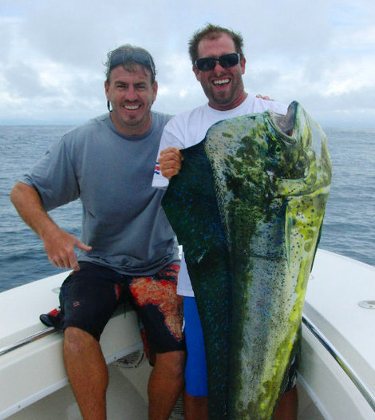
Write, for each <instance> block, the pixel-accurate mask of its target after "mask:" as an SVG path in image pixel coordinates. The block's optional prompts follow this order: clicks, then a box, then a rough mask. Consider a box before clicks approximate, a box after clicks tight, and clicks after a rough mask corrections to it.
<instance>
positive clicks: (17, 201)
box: [10, 182, 92, 271]
mask: <svg viewBox="0 0 375 420" xmlns="http://www.w3.org/2000/svg"><path fill="white" fill-rule="evenodd" d="M10 199H11V201H12V203H13V205H14V206H15V208H16V209H17V211H18V213H19V215H20V216H21V217H22V219H23V220H24V221H25V223H26V224H27V225H29V226H30V227H31V229H33V230H34V232H35V233H36V234H37V235H38V236H39V237H40V238H41V239H42V241H43V243H44V249H45V251H46V254H47V256H48V258H49V260H50V261H51V263H52V264H53V265H55V266H56V267H62V268H72V269H73V270H74V271H77V270H79V265H78V261H77V257H76V255H75V252H74V247H76V248H79V249H82V250H83V251H90V250H91V249H92V247H91V246H88V245H86V244H84V243H83V242H81V241H80V240H79V239H77V238H76V237H75V236H73V235H70V234H69V233H67V232H65V231H63V230H61V229H60V228H59V227H58V226H57V225H56V223H55V222H54V221H53V220H52V219H51V218H50V217H49V215H48V214H47V212H46V211H45V210H44V208H43V205H42V202H41V199H40V197H39V194H38V193H37V191H36V190H35V189H34V188H33V187H30V186H29V185H26V184H23V183H22V182H17V184H16V185H15V186H14V187H13V189H12V192H11V194H10Z"/></svg>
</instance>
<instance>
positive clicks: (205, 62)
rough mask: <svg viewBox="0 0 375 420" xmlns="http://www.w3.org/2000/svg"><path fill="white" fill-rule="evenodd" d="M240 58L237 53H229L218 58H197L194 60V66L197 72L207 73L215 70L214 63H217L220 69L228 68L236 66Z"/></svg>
mask: <svg viewBox="0 0 375 420" xmlns="http://www.w3.org/2000/svg"><path fill="white" fill-rule="evenodd" d="M240 58H241V56H240V54H239V53H230V54H224V55H221V56H220V57H205V58H198V60H195V63H194V65H195V67H196V68H197V69H198V70H199V71H209V70H213V69H214V68H215V66H216V61H218V62H219V64H220V65H221V67H224V68H228V67H233V66H236V65H237V64H238V63H239V62H240Z"/></svg>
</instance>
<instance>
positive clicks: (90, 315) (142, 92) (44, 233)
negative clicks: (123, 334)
mask: <svg viewBox="0 0 375 420" xmlns="http://www.w3.org/2000/svg"><path fill="white" fill-rule="evenodd" d="M155 73H156V72H155V65H154V61H153V59H152V57H151V55H150V54H149V53H148V52H147V51H145V50H143V49H141V48H137V47H132V46H130V45H125V46H122V47H119V48H117V49H116V50H114V51H112V52H110V53H109V54H108V61H107V80H106V82H105V93H106V96H107V101H108V109H110V107H111V106H112V110H111V111H110V112H109V113H108V114H106V115H103V116H100V117H97V118H95V119H93V120H91V121H89V122H88V123H86V124H85V125H82V126H80V127H78V128H76V129H74V130H72V131H70V132H68V133H67V134H65V135H64V136H63V137H62V138H61V140H60V141H58V142H57V143H55V144H54V145H53V146H52V147H51V148H50V150H49V151H48V152H47V154H46V155H45V156H44V157H43V158H42V159H41V160H40V161H39V162H38V163H37V164H36V165H35V166H34V167H33V168H32V170H31V172H30V173H29V174H27V175H25V176H24V177H23V178H22V179H21V180H20V181H19V182H18V183H17V184H16V185H15V186H14V188H13V190H12V192H11V200H12V202H13V204H14V205H15V207H16V208H17V210H18V212H19V214H20V216H21V217H22V218H23V220H24V221H25V222H26V223H27V224H28V225H29V226H30V227H31V228H32V229H33V230H34V231H35V232H36V233H37V234H38V235H39V237H40V238H41V239H42V241H43V243H44V247H45V251H46V253H47V255H48V258H49V259H50V261H51V263H52V264H53V265H55V266H57V267H62V268H72V269H73V270H74V271H73V272H72V274H71V275H70V276H68V278H67V279H66V280H65V282H64V283H63V285H62V288H61V292H60V303H61V310H62V316H63V318H62V319H63V322H62V328H63V329H64V360H65V366H66V370H67V373H68V376H69V380H70V383H71V385H72V387H73V391H74V394H75V397H76V399H77V401H78V404H79V406H80V410H81V413H82V416H83V418H84V419H90V420H95V419H105V418H106V398H105V393H106V388H107V385H108V372H107V368H106V363H105V360H104V357H103V354H102V351H101V347H100V344H99V339H100V335H101V333H102V331H103V329H104V327H105V325H106V323H107V322H108V320H109V318H110V317H111V315H112V313H113V312H114V310H115V308H116V306H117V304H118V301H119V299H120V298H123V297H124V296H126V297H127V298H128V299H129V300H130V301H131V302H132V304H133V305H134V306H135V308H136V310H137V311H138V313H139V315H140V317H141V319H142V322H143V324H144V325H145V330H146V335H147V339H148V342H149V344H150V348H151V352H152V353H153V354H154V355H155V366H154V369H153V372H152V374H151V377H150V381H149V418H150V419H154V420H156V419H168V418H169V415H170V413H171V411H172V409H173V406H174V404H175V402H176V399H177V397H178V395H179V394H180V392H181V390H182V388H183V365H184V360H185V343H184V340H183V335H182V310H181V304H182V301H181V298H180V297H178V296H177V294H176V283H177V274H178V271H179V259H178V252H177V244H176V241H175V237H174V233H173V231H172V228H171V227H170V225H169V223H168V221H167V219H166V216H165V214H164V211H163V210H162V208H161V206H160V202H161V199H162V196H163V191H161V190H157V189H154V188H152V187H151V181H152V177H153V170H154V162H155V159H156V155H157V151H158V147H159V142H160V137H161V133H162V131H163V128H164V126H165V124H166V123H167V121H168V120H169V119H170V116H167V115H164V114H160V113H156V112H152V111H151V106H152V104H153V102H154V101H155V98H156V94H157V88H158V85H157V82H156V81H155ZM78 198H80V200H81V201H82V205H83V220H82V239H81V240H79V239H78V238H76V237H74V236H73V235H70V234H69V233H67V232H65V231H63V230H61V229H60V228H59V227H58V226H57V225H56V224H55V223H54V222H53V220H52V219H51V218H50V217H49V215H48V213H47V212H48V211H49V210H52V209H54V208H56V207H58V206H61V205H63V204H66V203H68V202H70V201H73V200H76V199H78ZM76 249H77V250H78V252H77V256H76V253H75V250H76ZM145 280H146V281H145ZM145 284H146V285H147V284H150V287H149V288H147V286H145ZM166 302H167V304H166ZM87 372H90V374H89V375H87Z"/></svg>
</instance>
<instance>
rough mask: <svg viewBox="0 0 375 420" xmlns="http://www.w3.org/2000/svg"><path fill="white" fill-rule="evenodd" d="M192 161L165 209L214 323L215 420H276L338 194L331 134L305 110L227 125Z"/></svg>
mask: <svg viewBox="0 0 375 420" xmlns="http://www.w3.org/2000/svg"><path fill="white" fill-rule="evenodd" d="M280 127H281V128H282V129H283V130H284V131H283V130H282V129H280ZM286 133H287V134H286ZM183 155H184V164H183V168H182V171H181V172H180V174H179V175H178V176H176V177H174V178H172V180H171V183H170V186H169V188H168V190H167V193H166V195H165V197H164V200H163V206H164V209H165V211H166V214H167V216H168V218H169V220H170V222H171V224H172V227H173V228H174V230H175V232H176V234H177V236H178V239H179V242H180V243H181V244H182V245H183V247H184V252H185V259H186V262H187V265H188V270H189V274H190V278H191V281H192V285H193V288H194V291H195V295H196V300H197V304H198V310H199V314H200V317H201V321H202V327H203V331H204V335H205V345H206V352H207V363H208V367H207V369H208V386H209V402H210V418H211V419H215V420H217V419H219V420H220V419H223V420H224V419H231V420H232V419H236V420H240V419H241V420H242V419H252V420H263V419H271V418H272V415H273V412H274V409H275V406H276V404H277V401H278V398H279V396H280V389H281V385H282V383H283V381H284V374H285V373H286V372H287V370H288V366H289V364H290V362H291V356H292V355H293V352H294V350H295V345H296V342H297V340H296V337H297V335H298V331H299V328H300V323H301V317H302V309H303V303H304V297H305V292H306V285H307V281H308V277H309V274H310V271H311V267H312V263H313V258H314V255H315V251H316V247H317V243H318V239H319V235H320V230H321V226H322V221H323V217H324V209H325V204H326V202H327V198H328V194H329V186H330V181H331V176H332V173H331V163H330V159H329V155H328V151H327V146H326V137H325V135H324V133H323V131H322V130H321V128H320V127H319V126H318V125H317V124H316V123H315V121H314V120H313V119H312V118H311V117H310V116H309V115H308V114H307V113H306V112H305V111H304V110H303V108H302V107H301V106H300V105H299V104H298V103H296V102H294V103H292V104H291V105H290V106H289V109H288V114H287V116H286V117H284V116H280V115H277V114H272V113H270V112H266V113H263V114H254V115H248V116H244V117H238V118H234V119H231V120H226V121H223V122H220V123H217V124H215V125H214V126H212V127H211V128H210V130H209V131H208V132H207V135H206V138H205V140H204V141H203V142H201V143H199V144H198V145H196V146H193V147H191V148H189V149H185V150H184V151H183Z"/></svg>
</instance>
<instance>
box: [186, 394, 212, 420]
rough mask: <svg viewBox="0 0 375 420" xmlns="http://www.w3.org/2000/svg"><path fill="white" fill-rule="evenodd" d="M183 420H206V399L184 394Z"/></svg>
mask: <svg viewBox="0 0 375 420" xmlns="http://www.w3.org/2000/svg"><path fill="white" fill-rule="evenodd" d="M184 402H185V420H197V419H199V420H208V398H207V397H195V396H193V395H190V394H188V393H186V392H185V395H184Z"/></svg>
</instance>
